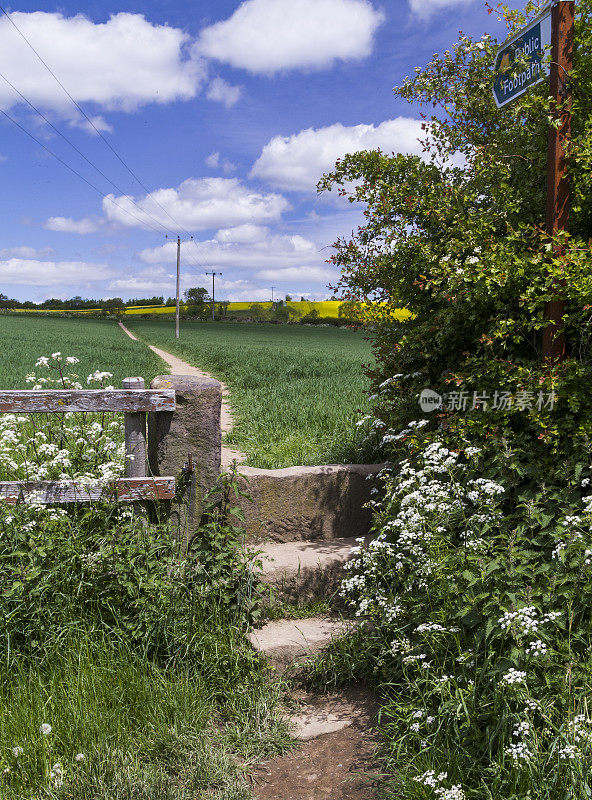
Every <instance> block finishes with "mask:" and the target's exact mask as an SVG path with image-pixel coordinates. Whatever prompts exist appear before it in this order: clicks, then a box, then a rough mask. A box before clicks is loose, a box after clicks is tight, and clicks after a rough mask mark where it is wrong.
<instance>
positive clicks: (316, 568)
mask: <svg viewBox="0 0 592 800" xmlns="http://www.w3.org/2000/svg"><path fill="white" fill-rule="evenodd" d="M119 325H120V327H121V328H122V330H123V331H125V333H126V334H127V335H128V336H129V337H130V338H132V339H134V340H136V341H137V337H136V336H134V334H133V333H132V332H131V331H129V330H128V329H127V328H126V327H125V325H124V324H123V323H121V322H120V323H119ZM146 344H147V343H146ZM148 347H150V349H151V350H152V351H153V352H154V353H156V354H157V355H158V356H160V358H162V359H163V361H165V362H166V363H167V364H168V365H169V367H170V369H171V373H172V374H179V375H196V376H200V377H207V378H210V377H212V376H211V375H209V374H208V373H207V372H203V371H202V370H199V369H197V368H196V367H193V366H191V364H188V363H187V362H186V361H182V360H181V359H180V358H177V357H176V356H174V355H172V354H171V353H167V352H166V351H165V350H161V349H160V348H158V347H154V346H153V345H148ZM222 391H223V398H224V397H227V396H228V389H227V388H226V387H225V386H224V384H222ZM221 422H222V431H223V433H227V432H228V431H230V430H231V429H232V422H233V421H232V416H231V412H230V409H229V407H228V404H227V402H226V400H224V399H223V401H222V420H221ZM235 459H236V460H238V462H239V463H241V462H242V461H244V460H245V459H246V456H244V455H243V454H242V453H239V452H237V451H235V450H230V449H229V448H223V449H222V466H229V465H230V464H231V463H232V461H233V460H235ZM353 544H355V540H353V539H334V540H329V541H323V542H318V541H312V542H310V541H300V540H298V541H297V542H293V541H288V542H283V543H280V544H277V543H273V542H272V543H271V544H267V543H266V544H264V545H259V546H258V550H259V552H260V553H261V555H262V560H263V567H262V571H261V578H262V580H263V584H264V585H268V584H269V585H268V588H269V590H270V592H271V593H272V595H275V601H276V602H277V603H278V604H279V606H280V607H281V605H282V602H288V595H286V597H283V594H284V592H288V593H289V589H290V586H291V585H292V583H293V582H294V576H295V575H296V576H297V577H298V578H299V579H301V584H302V585H301V586H300V588H299V590H298V592H297V595H300V594H301V593H302V596H301V597H300V596H298V597H297V598H296V603H297V604H298V602H301V603H305V602H306V601H307V600H311V598H310V597H308V594H309V592H308V591H307V589H306V587H307V586H309V588H310V585H313V584H314V585H317V583H318V588H319V596H318V597H317V596H316V595H315V597H314V598H312V599H314V600H317V601H319V600H321V599H325V600H327V599H328V597H329V596H330V595H332V594H333V592H335V591H336V590H337V586H338V584H339V580H340V576H342V573H341V569H342V567H343V564H344V563H345V562H346V561H347V560H348V558H349V551H350V549H351V546H352V545H353ZM336 567H337V569H336ZM340 567H341V569H339V568H340ZM325 573H327V574H326V575H324V574H325ZM311 581H312V583H311ZM296 582H297V583H298V580H297V581H296ZM291 602H294V598H292V597H291ZM352 624H353V625H354V626H355V623H352V621H350V620H345V619H343V618H342V617H341V614H340V612H333V611H329V612H328V613H327V614H326V615H324V616H319V617H307V618H304V619H290V618H288V619H279V620H274V621H269V622H267V623H266V624H264V625H263V627H262V628H259V629H257V630H253V631H252V632H251V633H250V634H249V639H250V641H251V644H252V646H253V647H254V649H255V650H256V651H258V652H259V653H261V654H262V655H263V656H265V657H266V658H267V660H268V662H269V664H270V666H271V667H272V668H273V669H274V670H276V674H283V675H284V679H285V680H286V681H287V684H288V685H290V684H291V685H292V687H293V691H292V692H291V704H292V711H291V713H289V712H287V711H286V716H287V719H288V721H289V723H290V724H291V727H292V729H293V731H294V735H295V737H296V739H299V740H300V743H301V744H300V747H298V748H297V749H295V750H293V751H291V752H289V753H287V754H285V755H282V756H277V757H275V758H272V759H270V760H268V761H263V762H260V763H259V764H258V765H257V766H256V767H255V768H254V772H253V774H252V781H253V790H254V793H255V797H256V800H285V798H290V800H373V798H375V797H376V793H375V790H374V786H373V785H372V784H373V781H372V778H371V777H370V776H371V775H372V771H373V766H374V758H373V756H374V750H375V747H376V743H377V740H376V714H377V707H376V702H375V699H374V696H373V694H372V693H371V692H370V691H368V690H367V689H366V688H365V687H363V686H361V685H358V686H351V687H349V688H348V689H344V690H342V691H338V692H336V693H335V694H317V693H316V692H309V691H307V690H305V688H304V686H303V685H302V684H300V680H299V676H300V667H301V666H302V664H303V663H305V662H306V661H307V660H308V659H309V658H310V657H311V656H314V655H315V654H316V653H320V652H321V651H322V650H323V649H324V648H325V647H326V646H327V645H329V644H330V642H331V641H332V639H333V638H334V637H338V636H340V635H341V634H343V633H344V632H345V631H346V630H348V629H350V628H351V626H352ZM299 686H300V688H298V687H299ZM375 777H376V776H375Z"/></svg>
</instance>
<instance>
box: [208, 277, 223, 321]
mask: <svg viewBox="0 0 592 800" xmlns="http://www.w3.org/2000/svg"><path fill="white" fill-rule="evenodd" d="M206 275H211V276H212V322H215V321H216V312H215V308H216V306H215V305H214V301H215V291H216V284H215V281H216V275H222V273H221V272H206Z"/></svg>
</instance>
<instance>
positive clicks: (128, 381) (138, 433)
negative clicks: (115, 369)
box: [123, 378, 146, 478]
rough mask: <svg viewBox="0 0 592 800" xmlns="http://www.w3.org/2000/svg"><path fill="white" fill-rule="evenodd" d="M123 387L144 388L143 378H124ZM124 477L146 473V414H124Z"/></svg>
mask: <svg viewBox="0 0 592 800" xmlns="http://www.w3.org/2000/svg"><path fill="white" fill-rule="evenodd" d="M123 388H124V389H144V378H124V379H123ZM124 428H125V477H126V478H143V477H144V476H145V475H146V414H145V413H144V412H140V413H138V414H135V413H134V414H130V413H129V412H128V413H126V414H125V416H124Z"/></svg>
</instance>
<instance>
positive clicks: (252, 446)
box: [126, 320, 371, 469]
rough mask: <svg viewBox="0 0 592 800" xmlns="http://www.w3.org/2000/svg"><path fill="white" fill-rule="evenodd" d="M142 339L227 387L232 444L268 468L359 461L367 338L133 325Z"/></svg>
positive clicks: (284, 329)
mask: <svg viewBox="0 0 592 800" xmlns="http://www.w3.org/2000/svg"><path fill="white" fill-rule="evenodd" d="M126 324H128V325H129V327H130V329H131V330H132V331H133V332H134V333H135V335H136V336H138V337H140V338H141V339H142V340H144V341H146V342H148V343H150V344H155V345H157V346H158V347H161V348H162V349H163V350H166V351H168V352H171V353H174V354H175V355H177V356H179V357H180V358H183V359H184V360H185V361H188V362H189V363H191V364H193V365H194V366H196V367H199V368H200V369H204V370H206V371H207V372H210V373H211V374H212V375H214V377H216V378H218V379H219V380H221V381H224V383H226V385H227V386H228V387H229V389H230V403H231V406H232V409H233V412H234V416H235V423H236V424H235V428H234V430H233V432H232V433H231V434H230V435H229V436H228V437H227V443H228V444H231V445H232V446H233V447H236V448H238V449H239V450H241V451H242V452H244V453H247V454H248V455H249V462H248V463H249V464H251V465H253V466H257V467H264V468H269V469H273V468H277V467H287V466H294V465H297V464H329V463H333V462H335V461H347V460H350V458H352V457H354V455H353V454H354V452H355V451H354V448H353V437H354V435H355V430H356V428H355V421H356V419H357V418H358V413H359V412H364V413H365V411H366V409H367V403H368V400H367V390H368V380H367V378H366V377H365V375H364V373H363V370H362V366H363V364H364V363H367V362H369V361H370V360H371V350H370V344H369V343H368V342H367V341H366V339H365V338H364V335H363V333H361V332H356V331H353V330H351V329H348V328H333V327H330V328H325V327H300V326H296V325H294V326H286V325H257V324H248V323H244V324H243V323H235V324H225V323H216V324H214V323H211V324H203V323H199V322H196V323H191V322H189V323H184V324H183V325H182V327H181V337H180V339H178V340H176V339H175V334H174V326H173V325H172V324H171V322H170V321H165V320H162V321H161V320H134V321H133V322H132V321H131V320H130V321H129V322H127V321H126Z"/></svg>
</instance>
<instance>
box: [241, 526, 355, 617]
mask: <svg viewBox="0 0 592 800" xmlns="http://www.w3.org/2000/svg"><path fill="white" fill-rule="evenodd" d="M355 546H356V540H355V538H348V539H326V540H318V541H315V542H285V543H283V544H276V543H274V544H264V545H260V546H257V551H258V552H259V553H260V554H261V560H262V569H261V578H262V580H263V581H264V583H266V584H267V585H268V586H269V587H271V589H272V598H271V599H272V601H274V600H277V599H281V600H283V601H287V602H292V603H295V602H307V601H310V600H313V599H315V598H320V597H325V598H328V597H330V596H331V595H333V594H334V593H335V592H336V591H337V589H338V588H339V584H340V582H341V580H342V579H343V577H344V572H343V565H344V564H345V563H346V561H347V560H348V559H349V553H350V550H351V548H352V547H355Z"/></svg>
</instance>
